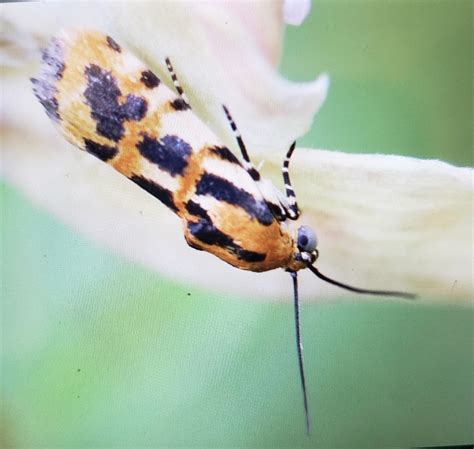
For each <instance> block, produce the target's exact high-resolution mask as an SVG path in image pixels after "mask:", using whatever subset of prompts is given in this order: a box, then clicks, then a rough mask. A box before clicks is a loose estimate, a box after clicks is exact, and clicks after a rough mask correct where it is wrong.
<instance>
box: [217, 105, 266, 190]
mask: <svg viewBox="0 0 474 449" xmlns="http://www.w3.org/2000/svg"><path fill="white" fill-rule="evenodd" d="M222 108H223V109H224V112H225V115H226V116H227V120H228V121H229V123H230V127H231V128H232V131H233V133H234V136H235V139H236V140H237V143H238V144H239V148H240V152H241V153H242V158H243V159H244V168H245V170H247V172H248V174H249V175H250V176H251V178H252V179H253V180H254V181H255V182H258V181H260V173H259V172H258V170H257V169H256V168H255V167H254V166H253V164H252V161H251V160H250V157H249V154H248V153H247V148H246V147H245V144H244V141H243V140H242V136H241V135H240V132H239V130H238V129H237V125H236V124H235V122H234V119H233V118H232V116H231V115H230V112H229V110H228V109H227V107H226V106H225V105H222Z"/></svg>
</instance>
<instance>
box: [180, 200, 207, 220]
mask: <svg viewBox="0 0 474 449" xmlns="http://www.w3.org/2000/svg"><path fill="white" fill-rule="evenodd" d="M186 210H187V211H188V212H189V213H190V214H191V215H194V216H195V217H199V218H205V219H206V220H208V221H212V220H211V217H209V214H208V213H207V211H206V209H204V208H203V207H201V205H199V204H198V203H195V202H194V201H193V200H189V201H188V202H187V203H186Z"/></svg>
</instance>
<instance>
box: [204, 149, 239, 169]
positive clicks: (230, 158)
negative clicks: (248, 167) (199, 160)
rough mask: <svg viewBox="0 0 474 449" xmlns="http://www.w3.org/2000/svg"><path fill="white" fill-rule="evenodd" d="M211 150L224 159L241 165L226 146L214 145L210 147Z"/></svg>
mask: <svg viewBox="0 0 474 449" xmlns="http://www.w3.org/2000/svg"><path fill="white" fill-rule="evenodd" d="M211 151H212V152H213V153H214V154H216V155H217V156H219V157H220V158H221V159H223V160H225V161H228V162H231V163H232V164H236V165H240V166H242V164H241V163H240V161H239V160H238V159H237V157H236V156H235V154H234V153H232V151H230V150H229V148H227V147H217V146H216V147H212V148H211Z"/></svg>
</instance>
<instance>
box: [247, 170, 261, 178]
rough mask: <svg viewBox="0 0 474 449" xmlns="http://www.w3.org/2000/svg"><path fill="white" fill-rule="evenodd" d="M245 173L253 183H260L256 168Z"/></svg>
mask: <svg viewBox="0 0 474 449" xmlns="http://www.w3.org/2000/svg"><path fill="white" fill-rule="evenodd" d="M247 172H248V174H249V175H250V176H251V178H252V179H253V180H254V181H260V173H259V172H258V171H257V169H256V168H254V167H252V168H249V169H248V170H247Z"/></svg>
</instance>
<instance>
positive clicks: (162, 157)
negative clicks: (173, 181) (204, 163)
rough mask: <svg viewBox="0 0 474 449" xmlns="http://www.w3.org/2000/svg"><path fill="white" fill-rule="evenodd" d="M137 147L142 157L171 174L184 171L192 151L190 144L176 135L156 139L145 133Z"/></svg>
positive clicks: (174, 174) (178, 173)
mask: <svg viewBox="0 0 474 449" xmlns="http://www.w3.org/2000/svg"><path fill="white" fill-rule="evenodd" d="M137 147H138V150H139V151H140V153H141V155H142V156H143V157H145V158H146V159H148V160H149V161H150V162H152V163H154V164H156V165H158V167H160V168H161V169H162V170H165V171H167V172H168V173H169V174H170V175H171V176H176V175H182V174H183V173H184V170H185V169H186V167H187V166H188V160H189V156H190V155H191V153H192V151H193V150H192V148H191V145H189V144H188V143H187V142H185V141H184V140H183V139H180V138H179V137H178V136H172V135H167V136H164V137H162V138H161V139H159V140H156V139H154V138H152V137H150V136H148V135H147V134H145V136H144V137H143V140H142V141H141V142H139V143H138V145H137Z"/></svg>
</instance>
